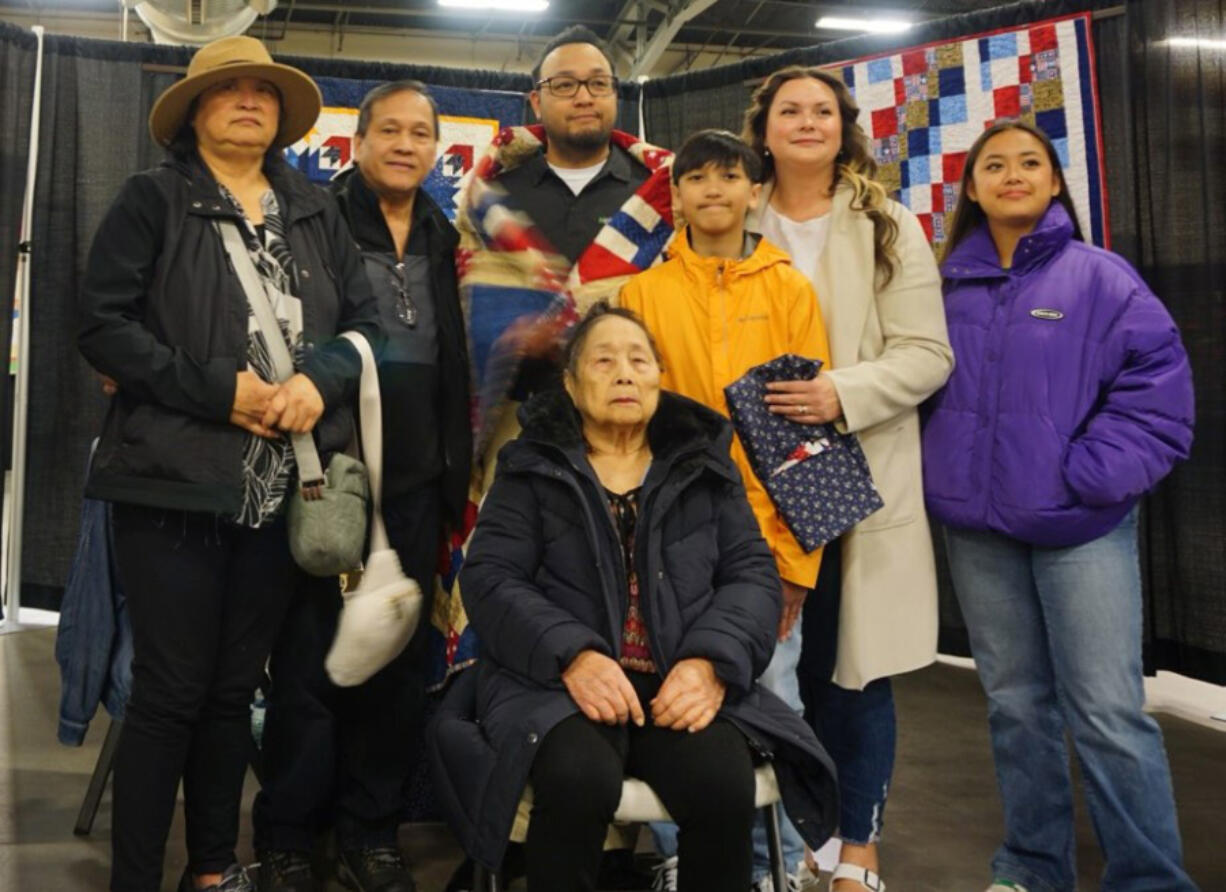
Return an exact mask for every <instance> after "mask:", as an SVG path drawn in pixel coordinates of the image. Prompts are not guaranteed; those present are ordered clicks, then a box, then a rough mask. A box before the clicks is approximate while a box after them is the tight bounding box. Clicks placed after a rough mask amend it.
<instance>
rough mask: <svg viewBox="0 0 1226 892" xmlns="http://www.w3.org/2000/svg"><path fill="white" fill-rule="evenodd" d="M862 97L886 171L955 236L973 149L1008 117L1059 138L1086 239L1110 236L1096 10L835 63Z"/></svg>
mask: <svg viewBox="0 0 1226 892" xmlns="http://www.w3.org/2000/svg"><path fill="white" fill-rule="evenodd" d="M830 69H831V70H832V71H833V72H834V73H836V74H837V75H839V76H840V77H841V78H842V80H843V82H844V83H845V84H847V86H848V87H849V88H850V89H851V91H852V93H853V94H854V95H855V97H856V102H857V104H858V105H859V106H860V125H861V126H862V127H863V128H864V131H865V132H866V133H867V134H868V136H869V138H870V140H871V142H872V146H873V151H874V153H875V154H876V156H877V161H878V163H879V164H880V165H881V170H880V174H879V179H880V180H881V182H882V183H884V184H885V185H886V188H887V189H889V190H891V192H893V193H894V194H895V196H896V197H897V198H898V200H899V201H901V202H902V203H903V204H904V205H906V206H907V207H908V208H910V210H911V211H912V212H913V213H914V214H915V215H916V216H917V217H919V220H920V223H921V224H922V225H923V227H924V231H925V232H927V233H928V238H929V240H930V241H931V242H932V243H933V246H934V247H939V246H940V244H941V243H942V242H943V241H944V239H945V233H946V231H947V228H948V225H949V222H950V220H951V218H952V214H953V209H954V202H955V200H956V199H957V191H958V183H959V180H960V178H961V176H962V169H963V166H964V162H965V161H966V152H967V150H968V149H969V148H970V146H971V143H973V142H974V141H975V137H976V136H978V135H979V134H980V133H982V132H983V130H984V128H985V127H988V126H990V125H991V124H993V123H994V122H995V121H997V120H999V119H1000V118H1021V119H1023V120H1025V121H1028V122H1030V123H1032V124H1036V125H1038V126H1039V127H1040V128H1041V129H1042V130H1043V131H1044V132H1045V133H1046V134H1047V135H1048V136H1049V137H1051V140H1052V142H1053V143H1054V144H1055V146H1056V151H1057V152H1058V153H1059V155H1060V162H1061V164H1062V165H1063V167H1064V171H1065V176H1066V179H1067V180H1068V186H1069V191H1070V193H1071V194H1072V197H1073V203H1074V205H1075V206H1076V208H1077V214H1078V216H1079V217H1080V219H1081V223H1082V228H1083V229H1084V231H1085V233H1086V237H1087V238H1090V239H1092V240H1093V242H1094V243H1095V244H1097V245H1102V246H1107V241H1108V237H1107V200H1106V189H1105V183H1104V178H1103V161H1102V145H1101V141H1100V129H1101V128H1100V123H1099V120H1100V119H1099V114H1098V96H1097V87H1096V84H1095V79H1094V46H1093V43H1092V40H1091V34H1090V17H1089V16H1088V15H1077V16H1071V17H1068V18H1061V19H1052V20H1047V21H1042V22H1036V23H1034V24H1031V25H1028V26H1025V27H1020V28H1016V29H1011V30H1006V31H997V32H993V33H991V34H982V35H978V36H975V37H969V38H965V39H959V40H953V41H949V42H944V43H935V44H929V45H927V46H920V47H915V48H913V49H908V50H904V51H902V52H898V53H892V54H889V55H882V56H876V57H871V58H867V59H861V60H858V61H855V62H847V63H841V64H838V65H833V66H830Z"/></svg>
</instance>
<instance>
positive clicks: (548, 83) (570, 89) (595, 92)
mask: <svg viewBox="0 0 1226 892" xmlns="http://www.w3.org/2000/svg"><path fill="white" fill-rule="evenodd" d="M618 83H619V82H618V80H617V78H615V77H614V76H613V75H611V74H598V75H596V76H595V77H589V78H585V79H583V80H580V79H579V78H577V77H547V78H545V79H544V80H543V81H538V82H537V84H536V86H537V89H538V90H539V89H541V88H542V87H544V88H546V89H548V90H549V92H550V93H552V94H553V95H554V96H557V97H559V98H560V99H569V98H570V97H572V96H576V95H578V93H579V88H580V87H587V92H588V94H589V95H590V96H593V97H599V96H612V95H613V94H614V93H616V92H617V84H618Z"/></svg>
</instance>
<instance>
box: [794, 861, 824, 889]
mask: <svg viewBox="0 0 1226 892" xmlns="http://www.w3.org/2000/svg"><path fill="white" fill-rule="evenodd" d="M791 879H794V880H795V881H796V889H797V892H817V888H818V886H819V885H820V884H821V881H822V878H821V877H820V876H818V874H817V871H815V870H813V869H812V868H810V867H809V865H808V864H806V863H805V862H804V861H801V862H800V864H799V865H797V867H796V873H795V875H794V876H793V877H791Z"/></svg>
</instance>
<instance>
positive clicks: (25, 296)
mask: <svg viewBox="0 0 1226 892" xmlns="http://www.w3.org/2000/svg"><path fill="white" fill-rule="evenodd" d="M31 30H32V31H33V32H34V36H35V37H36V38H37V39H38V61H37V63H36V67H35V69H34V106H33V108H32V109H31V111H30V156H29V158H28V159H27V162H26V192H25V202H24V204H23V206H22V211H21V248H20V252H19V254H18V255H17V293H16V296H15V300H16V302H17V305H18V316H17V384H16V387H15V388H14V396H13V475H12V479H13V494H12V498H11V499H10V500H9V511H10V514H9V517H8V529H7V530H6V531H5V537H4V541H5V543H6V544H7V546H8V549H7V555H6V557H7V561H6V563H7V566H6V567H5V570H6V573H5V580H4V588H5V594H6V595H7V597H6V599H5V612H4V618H5V624H6V626H7V627H8V629H10V630H12V629H17V628H20V627H21V545H22V533H23V531H24V529H23V528H24V526H25V503H26V432H27V429H28V427H29V400H30V265H31V264H30V261H31V252H32V250H33V246H32V241H33V234H34V226H33V224H34V186H35V182H36V180H37V177H38V135H39V127H40V123H41V119H42V115H41V111H42V109H41V106H42V96H43V35H44V30H43V26H42V25H35V26H34V27H33V28H32V29H31Z"/></svg>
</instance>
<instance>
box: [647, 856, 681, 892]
mask: <svg viewBox="0 0 1226 892" xmlns="http://www.w3.org/2000/svg"><path fill="white" fill-rule="evenodd" d="M655 872H656V873H655V876H654V877H652V878H651V892H677V856H676V855H673V856H672V857H671V858H665V859H664V860H663V861H661V862H660V863H659V864H657V865H656V866H655Z"/></svg>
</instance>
